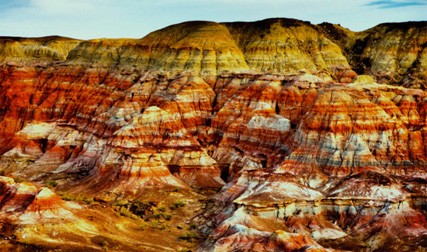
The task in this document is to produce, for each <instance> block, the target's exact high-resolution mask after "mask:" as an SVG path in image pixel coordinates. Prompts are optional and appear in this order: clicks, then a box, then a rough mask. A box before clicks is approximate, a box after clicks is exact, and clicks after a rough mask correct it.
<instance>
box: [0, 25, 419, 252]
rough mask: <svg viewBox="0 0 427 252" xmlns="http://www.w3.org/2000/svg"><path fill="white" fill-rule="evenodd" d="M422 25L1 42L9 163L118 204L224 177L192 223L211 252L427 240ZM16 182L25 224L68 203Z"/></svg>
mask: <svg viewBox="0 0 427 252" xmlns="http://www.w3.org/2000/svg"><path fill="white" fill-rule="evenodd" d="M423 24H424V22H419V23H407V24H384V25H380V26H377V27H374V28H372V29H371V30H367V31H364V32H361V33H354V32H351V31H349V30H347V29H345V28H342V27H340V26H337V25H331V24H321V25H318V26H316V25H312V24H309V23H307V22H302V21H298V20H288V19H269V20H264V21H259V22H253V23H224V24H218V23H213V22H187V23H182V24H178V25H173V26H170V27H166V28H164V29H162V30H159V31H156V32H153V33H151V34H149V35H147V36H146V37H144V38H142V39H107V40H102V39H95V40H88V41H78V40H72V39H64V38H39V39H18V38H14V39H11V38H2V39H0V41H1V46H2V47H1V48H3V49H2V51H1V52H0V55H1V58H0V61H1V62H3V64H2V65H1V66H0V172H1V174H3V175H7V176H10V177H14V178H20V179H22V178H24V179H26V180H30V181H32V182H34V183H39V184H42V185H47V184H48V181H55V184H56V185H57V187H56V190H58V191H65V192H67V193H72V194H77V195H78V194H79V193H85V194H94V195H97V196H99V197H101V198H102V199H103V200H105V199H106V200H107V201H108V200H111V201H113V202H112V205H114V204H115V202H114V201H115V200H117V201H119V200H122V199H125V200H129V199H132V200H133V199H135V198H144V197H146V196H147V195H152V194H153V192H155V193H158V194H159V195H161V194H162V193H164V192H174V193H176V192H178V191H179V192H180V193H181V194H182V195H187V196H188V197H195V196H194V195H197V194H196V192H198V193H212V192H213V191H212V190H211V189H214V190H217V192H218V190H219V189H220V188H221V191H219V192H218V193H217V194H216V195H214V196H213V197H212V199H211V202H213V203H212V207H207V208H205V210H204V211H203V212H201V213H200V212H199V215H198V216H196V217H194V218H193V220H194V221H195V222H197V223H198V224H200V225H199V226H198V230H199V231H200V232H201V234H202V235H205V237H206V239H205V240H203V241H201V242H200V250H203V251H204V250H214V251H215V250H218V251H220V250H224V249H229V250H233V249H234V250H266V251H275V250H278V249H279V250H289V251H299V250H302V249H306V250H313V251H325V250H328V249H344V250H345V249H358V250H363V249H366V248H368V247H372V248H373V249H389V250H393V249H401V248H408V249H412V250H416V249H421V248H424V247H425V246H426V245H425V242H424V240H425V238H426V237H425V233H426V212H425V205H426V203H425V202H426V194H425V190H426V181H427V170H426V167H427V145H426V143H427V140H426V137H427V130H426V126H427V125H426V123H427V121H426V116H427V103H426V101H427V94H426V93H425V92H424V91H423V90H422V88H423V86H422V85H421V84H422V83H423V80H424V79H423V78H424V76H425V74H424V72H423V71H424V70H423V65H422V64H423V63H424V61H425V60H423V59H424V58H423V57H424V56H423V50H424V47H425V45H424V44H425V43H424V42H423V39H425V36H424V35H423V33H422V31H421V29H422V25H423ZM403 31H407V33H406V32H403ZM377 34H380V35H377ZM11 41H12V42H13V43H15V44H16V45H14V47H13V49H10V48H11V45H10V43H12V42H11ZM390 41H391V42H390ZM28 45H31V46H30V47H31V48H32V49H31V50H30V49H28V48H27V46H28ZM411 45H414V46H413V47H411ZM23 47H25V48H27V49H28V50H27V49H26V51H25V50H24V49H22V48H23ZM39 47H43V50H41V51H37V50H38V49H37V50H36V49H34V48H39ZM8 48H9V49H8ZM36 51H37V52H36ZM409 52H410V53H409ZM403 54H405V55H407V57H406V58H405V56H403ZM408 55H409V56H408ZM385 59H386V61H387V62H385V61H384V60H385ZM368 61H369V64H367V62H368ZM384 69H385V70H387V71H386V72H384ZM356 73H357V74H356ZM358 74H360V75H358ZM420 83H421V84H420ZM389 84H399V85H402V86H405V87H401V86H396V85H389ZM408 87H421V88H408ZM3 181H4V183H3V184H4V186H3V187H2V188H3V189H0V190H2V191H1V192H2V193H1V194H0V197H2V198H0V202H1V203H0V204H1V208H0V211H3V212H4V213H5V214H3V215H1V216H2V217H1V218H2V219H7V218H8V217H7V216H6V215H7V214H6V213H11V212H14V214H12V215H10V216H16V218H15V219H13V220H10V221H9V222H11V223H12V222H16V221H18V219H19V218H21V217H22V216H24V217H25V218H24V217H22V218H23V219H22V220H24V219H25V220H28V223H30V222H31V221H29V220H32V219H35V218H42V219H43V218H50V217H49V216H53V217H55V216H56V215H55V214H56V213H58V214H59V215H58V216H60V214H62V213H64V211H65V210H52V211H53V212H54V213H55V214H52V213H50V212H49V211H50V210H49V211H42V212H43V213H49V214H48V216H38V215H37V214H38V212H37V211H38V210H37V209H42V208H43V209H45V208H46V209H57V208H58V209H62V208H64V209H65V208H67V207H65V206H66V205H67V203H66V202H65V203H64V202H63V201H62V200H61V199H60V198H59V197H58V196H55V194H54V192H52V191H50V190H49V189H47V188H44V189H40V187H37V186H34V185H31V184H29V183H21V184H16V183H14V182H13V181H12V180H10V179H7V178H4V179H3ZM19 188H21V189H19ZM18 189H19V190H18ZM208 189H209V190H208ZM18 192H19V193H18ZM21 192H22V193H21ZM14 195H15V196H14ZM104 198H105V199H104ZM35 199H37V200H36V201H35ZM34 202H36V203H34ZM37 202H39V203H37ZM116 203H117V202H116ZM112 205H110V206H108V207H112ZM104 206H107V205H104ZM172 208H176V206H174V205H172ZM46 209H45V210H46ZM67 209H68V208H67ZM165 209H166V208H165ZM68 210H69V211H70V212H71V213H73V214H78V211H74V210H72V209H68ZM68 210H67V211H68ZM52 211H51V212H52ZM15 212H16V213H15ZM67 213H68V212H67ZM162 214H163V213H162ZM70 216H73V215H70ZM79 216H81V212H80V215H79ZM159 216H160V215H159ZM53 217H52V218H53ZM110 217H111V216H110ZM110 217H108V218H109V219H110V220H111V218H110ZM55 218H56V217H55ZM58 218H62V217H58ZM64 218H65V217H64ZM72 218H74V217H71V219H72ZM76 218H77V219H78V217H76ZM185 221H187V220H185ZM43 222H44V219H43ZM46 222H48V220H46ZM25 223H27V222H25ZM25 223H24V222H22V223H20V224H22V225H24V224H25ZM70 223H72V221H70ZM25 225H26V224H25ZM70 225H72V224H70ZM90 225H92V224H90ZM95 226H96V227H97V229H98V231H99V228H101V229H102V224H101V225H99V223H97V224H96V225H95ZM399 227H400V228H399ZM75 228H76V227H70V230H75ZM181 228H182V227H181ZM121 229H123V227H121ZM92 231H93V230H92ZM92 231H91V232H92ZM37 232H38V231H37ZM85 232H86V231H82V230H80V231H79V234H82V235H83V236H84V234H83V233H85ZM95 233H96V232H95V231H93V233H92V234H95ZM38 234H40V233H38ZM109 235H110V234H109ZM193 238H194V237H193ZM193 238H189V237H188V236H187V237H186V238H185V239H190V240H191V239H193ZM79 239H80V238H79ZM86 241H87V240H85V242H86ZM85 242H84V243H85ZM132 242H134V241H132ZM85 244H86V243H85ZM90 244H91V243H90ZM408 244H409V245H408ZM90 246H92V245H90ZM121 248H123V249H125V247H121Z"/></svg>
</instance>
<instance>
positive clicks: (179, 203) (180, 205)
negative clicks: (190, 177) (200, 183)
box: [169, 200, 185, 210]
mask: <svg viewBox="0 0 427 252" xmlns="http://www.w3.org/2000/svg"><path fill="white" fill-rule="evenodd" d="M183 206H185V202H183V201H181V200H179V201H177V202H175V203H173V204H172V205H170V206H169V208H170V210H175V209H178V208H180V207H183Z"/></svg>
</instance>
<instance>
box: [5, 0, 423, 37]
mask: <svg viewBox="0 0 427 252" xmlns="http://www.w3.org/2000/svg"><path fill="white" fill-rule="evenodd" d="M275 17H286V18H296V19H301V20H304V21H310V22H311V23H313V24H318V23H322V22H330V23H335V24H341V25H342V26H344V27H347V28H349V29H351V30H353V31H361V30H365V29H368V28H371V27H373V26H375V25H377V24H380V23H385V22H404V21H420V20H423V21H425V20H427V0H0V36H21V37H40V36H49V35H60V36H66V37H73V38H79V39H90V38H141V37H143V36H145V35H146V34H148V33H150V32H152V31H155V30H157V29H161V28H163V27H166V26H168V25H172V24H176V23H180V22H184V21H191V20H207V21H215V22H231V21H256V20H262V19H266V18H275Z"/></svg>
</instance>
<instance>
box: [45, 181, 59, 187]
mask: <svg viewBox="0 0 427 252" xmlns="http://www.w3.org/2000/svg"><path fill="white" fill-rule="evenodd" d="M46 186H47V187H49V188H53V187H57V186H58V183H57V182H56V181H55V180H48V181H46Z"/></svg>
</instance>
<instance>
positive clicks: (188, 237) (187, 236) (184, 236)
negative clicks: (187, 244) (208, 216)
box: [178, 232, 199, 241]
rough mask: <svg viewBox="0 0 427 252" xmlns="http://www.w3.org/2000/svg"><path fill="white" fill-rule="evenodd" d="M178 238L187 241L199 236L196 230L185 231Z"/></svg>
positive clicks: (196, 238)
mask: <svg viewBox="0 0 427 252" xmlns="http://www.w3.org/2000/svg"><path fill="white" fill-rule="evenodd" d="M178 239H180V240H185V241H192V240H193V239H194V240H198V239H199V236H198V235H197V234H196V233H194V232H185V233H184V234H182V235H180V236H179V237H178Z"/></svg>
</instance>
